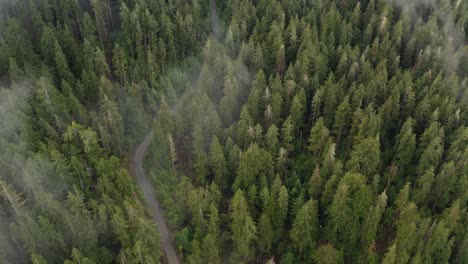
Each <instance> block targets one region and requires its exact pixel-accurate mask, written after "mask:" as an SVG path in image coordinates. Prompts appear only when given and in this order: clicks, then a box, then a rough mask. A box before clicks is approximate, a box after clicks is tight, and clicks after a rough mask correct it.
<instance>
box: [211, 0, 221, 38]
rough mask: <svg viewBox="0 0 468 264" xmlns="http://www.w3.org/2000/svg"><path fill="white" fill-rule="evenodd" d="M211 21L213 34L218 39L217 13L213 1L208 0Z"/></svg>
mask: <svg viewBox="0 0 468 264" xmlns="http://www.w3.org/2000/svg"><path fill="white" fill-rule="evenodd" d="M210 11H211V20H212V25H213V34H214V35H215V37H217V38H219V37H220V36H221V26H220V23H219V17H218V11H217V10H216V2H215V0H210Z"/></svg>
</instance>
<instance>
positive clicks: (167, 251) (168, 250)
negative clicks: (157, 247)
mask: <svg viewBox="0 0 468 264" xmlns="http://www.w3.org/2000/svg"><path fill="white" fill-rule="evenodd" d="M153 135H154V132H153V131H151V132H150V133H149V134H148V135H147V136H146V137H145V139H144V140H143V142H141V143H140V145H138V146H137V148H136V149H135V151H134V152H133V156H132V169H133V174H134V175H135V177H136V179H137V182H138V186H139V187H140V190H141V192H142V193H143V197H144V199H145V203H146V206H147V207H148V208H149V209H150V211H151V214H152V216H153V220H154V222H155V223H156V224H157V225H158V230H159V238H160V240H161V244H162V246H163V249H164V255H165V256H166V259H167V263H168V264H178V263H180V261H179V257H178V256H177V251H176V249H175V247H174V245H173V244H172V239H171V231H170V230H169V228H168V227H167V224H166V220H165V219H164V217H163V215H162V209H161V205H160V204H159V202H158V200H156V196H155V195H154V192H153V185H152V184H151V183H150V182H149V181H148V179H147V178H146V175H145V171H144V170H143V158H144V154H145V151H146V149H147V148H148V146H149V144H150V142H151V140H152V139H153Z"/></svg>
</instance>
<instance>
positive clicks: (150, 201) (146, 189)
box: [131, 0, 221, 264]
mask: <svg viewBox="0 0 468 264" xmlns="http://www.w3.org/2000/svg"><path fill="white" fill-rule="evenodd" d="M210 10H211V19H212V20H213V34H214V35H215V37H217V38H219V37H220V33H221V29H220V23H219V17H218V12H217V10H216V2H215V0H210ZM153 135H154V132H153V131H151V132H150V133H149V134H148V135H147V136H146V137H145V139H144V140H143V142H141V143H140V145H138V146H137V148H136V149H135V151H134V152H133V155H132V158H131V159H132V160H131V162H132V170H133V175H135V177H136V179H137V182H138V186H139V187H140V190H141V192H142V193H143V197H144V198H145V203H146V206H147V207H148V208H149V209H150V211H151V214H152V215H153V219H154V221H155V223H156V224H157V225H158V230H159V236H160V240H161V243H162V245H163V248H164V254H165V256H166V260H167V263H168V264H179V263H180V260H179V258H178V256H177V251H176V249H175V247H174V245H173V243H172V239H171V231H170V230H169V228H168V227H167V224H166V220H165V219H164V217H163V215H162V209H161V205H160V204H159V202H158V200H157V199H156V196H155V195H154V192H153V186H152V184H151V183H150V182H149V181H148V179H147V178H146V175H145V171H144V170H143V158H144V156H145V151H146V149H147V148H148V146H149V144H150V143H151V140H152V139H153Z"/></svg>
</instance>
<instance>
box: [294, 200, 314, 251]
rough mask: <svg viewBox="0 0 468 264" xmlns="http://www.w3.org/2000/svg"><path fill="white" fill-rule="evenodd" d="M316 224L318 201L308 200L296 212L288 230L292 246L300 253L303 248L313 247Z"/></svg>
mask: <svg viewBox="0 0 468 264" xmlns="http://www.w3.org/2000/svg"><path fill="white" fill-rule="evenodd" d="M318 225H319V223H318V203H317V201H315V200H309V201H308V202H306V203H305V204H304V205H302V207H301V209H299V211H298V212H297V215H296V217H295V218H294V221H293V225H292V228H291V232H290V236H291V240H292V242H293V246H294V248H296V249H297V250H298V251H299V254H300V255H302V253H303V252H304V250H306V249H310V248H314V247H315V244H316V243H317V234H318Z"/></svg>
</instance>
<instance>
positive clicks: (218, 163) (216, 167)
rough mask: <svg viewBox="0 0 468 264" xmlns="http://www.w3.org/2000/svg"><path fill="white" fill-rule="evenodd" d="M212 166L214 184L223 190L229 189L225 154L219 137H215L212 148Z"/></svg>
mask: <svg viewBox="0 0 468 264" xmlns="http://www.w3.org/2000/svg"><path fill="white" fill-rule="evenodd" d="M210 164H211V168H212V171H213V174H214V182H215V183H216V185H217V186H218V187H219V188H220V189H221V191H222V190H224V189H225V188H226V187H227V182H226V177H227V169H226V168H227V164H226V159H225V157H224V152H223V148H222V146H221V144H220V143H219V140H218V138H217V137H213V141H212V143H211V147H210Z"/></svg>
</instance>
